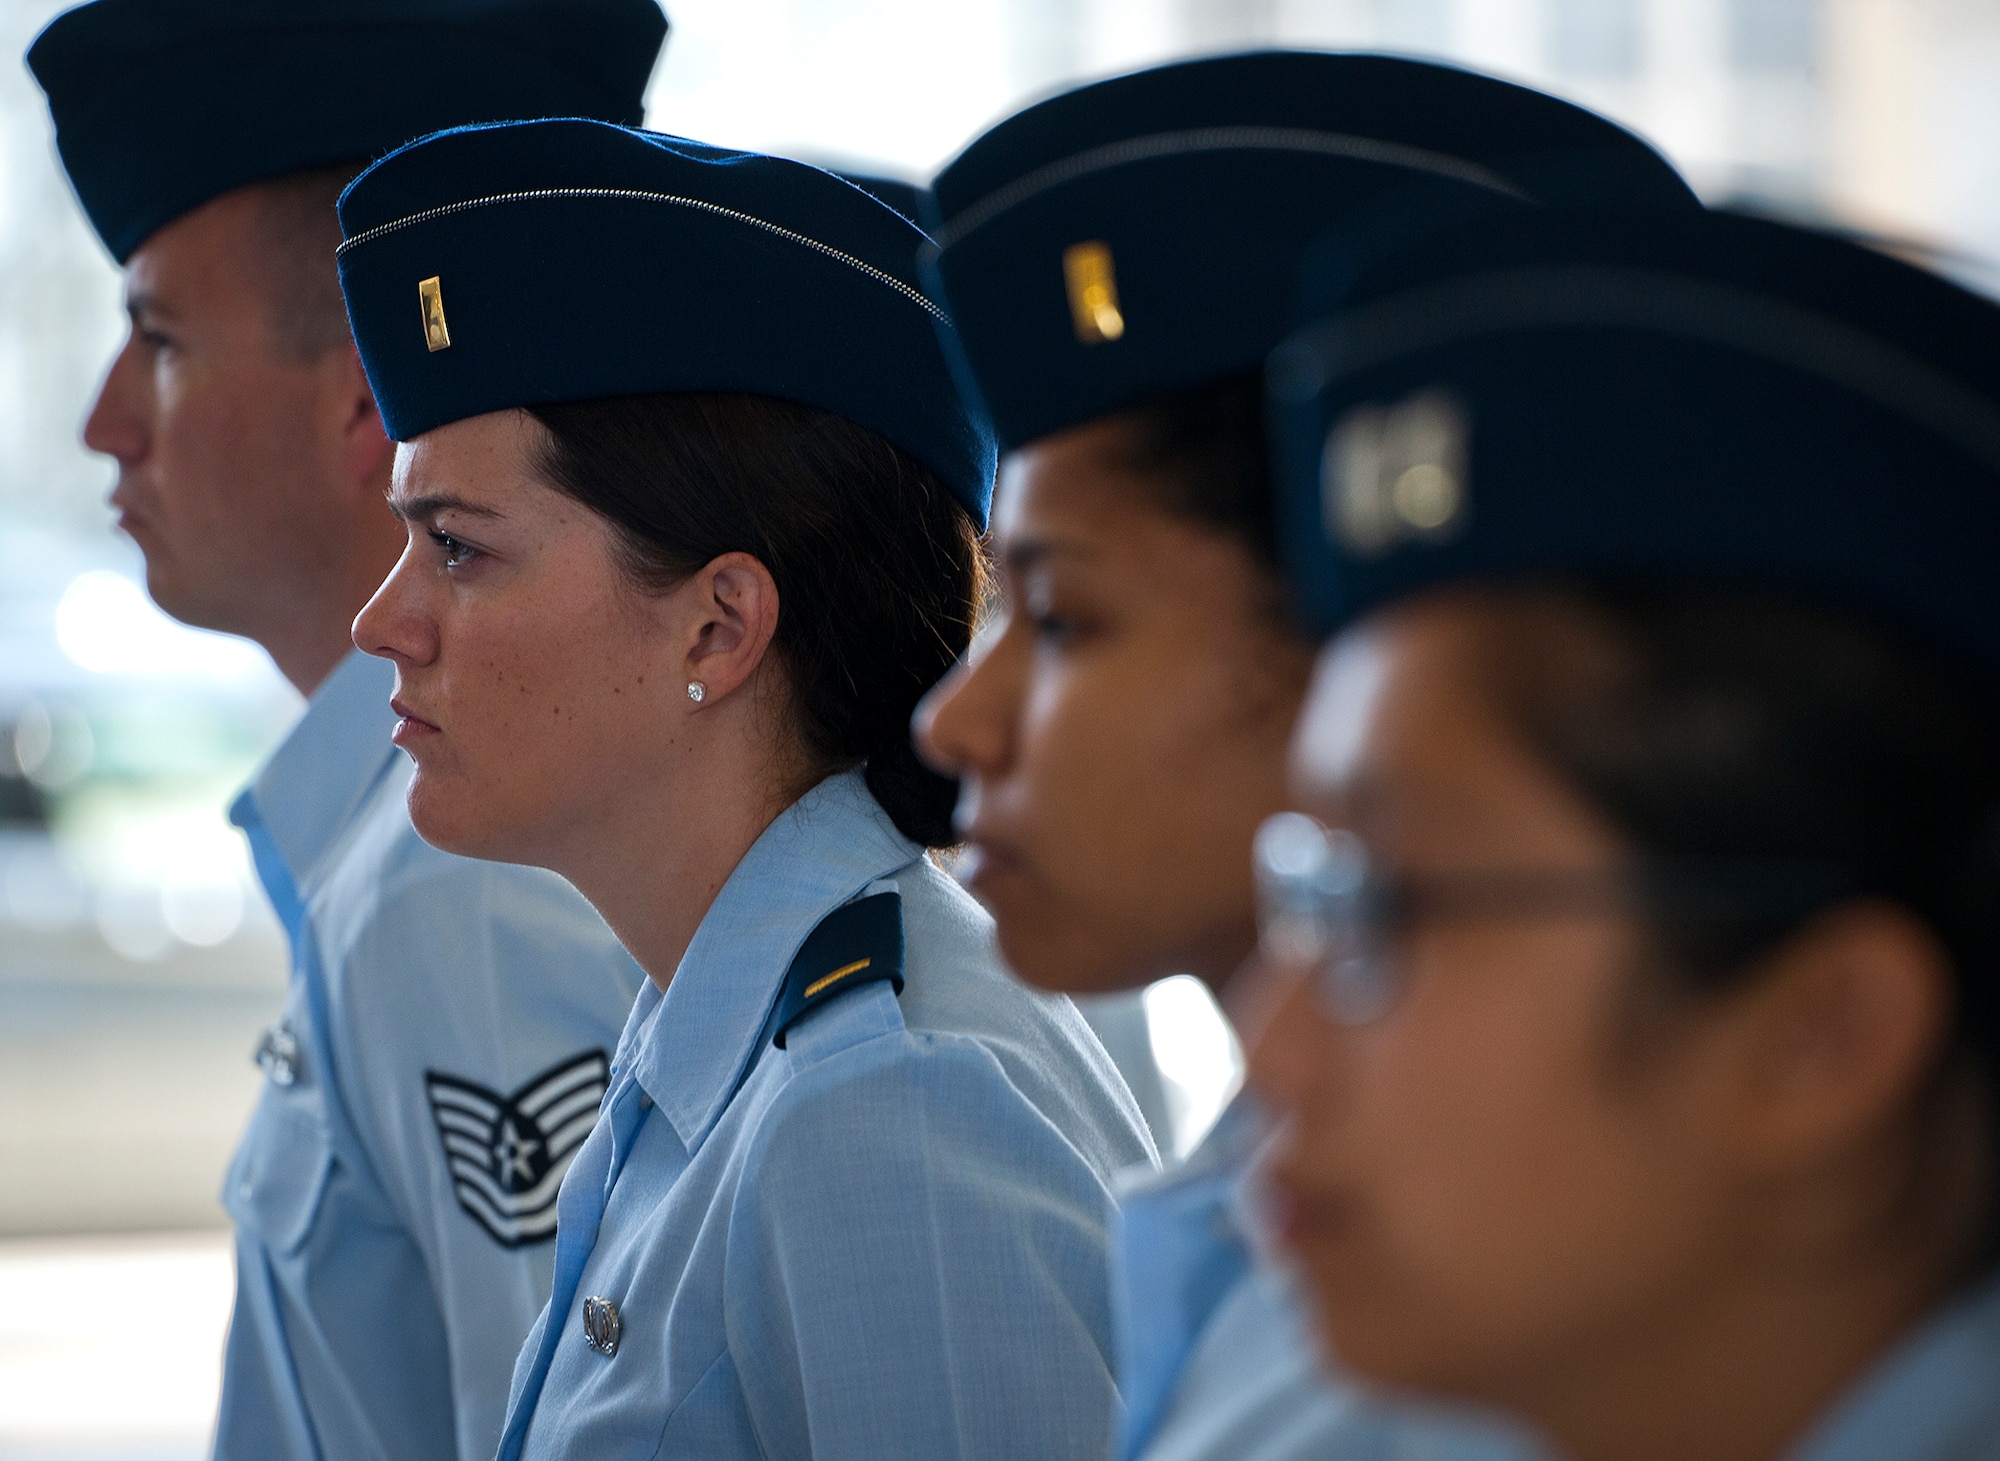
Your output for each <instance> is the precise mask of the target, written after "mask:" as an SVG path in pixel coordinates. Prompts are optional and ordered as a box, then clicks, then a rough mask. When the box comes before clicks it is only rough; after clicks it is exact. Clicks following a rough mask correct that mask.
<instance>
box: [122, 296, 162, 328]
mask: <svg viewBox="0 0 2000 1461" xmlns="http://www.w3.org/2000/svg"><path fill="white" fill-rule="evenodd" d="M169 313H171V311H169V310H168V309H166V308H165V307H164V306H162V305H161V303H160V300H159V296H157V295H153V294H146V293H143V292H142V293H139V294H128V295H126V296H125V314H126V316H127V318H129V319H132V320H135V321H136V320H137V319H138V318H139V316H140V315H162V314H169Z"/></svg>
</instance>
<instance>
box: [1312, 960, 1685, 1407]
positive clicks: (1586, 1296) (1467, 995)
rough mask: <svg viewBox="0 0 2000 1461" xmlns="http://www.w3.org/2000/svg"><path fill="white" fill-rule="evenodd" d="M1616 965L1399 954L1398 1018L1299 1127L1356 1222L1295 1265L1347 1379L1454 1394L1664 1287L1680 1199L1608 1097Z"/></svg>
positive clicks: (1651, 1126)
mask: <svg viewBox="0 0 2000 1461" xmlns="http://www.w3.org/2000/svg"><path fill="white" fill-rule="evenodd" d="M1629 957H1630V954H1629V950H1627V949H1625V948H1624V947H1623V944H1622V940H1620V939H1618V938H1616V937H1615V936H1613V935H1610V934H1608V933H1605V932H1601V931H1592V930H1590V929H1588V928H1585V927H1582V926H1577V927H1572V928H1561V927H1554V928H1550V929H1548V930H1546V931H1541V932H1528V931H1524V930H1522V931H1505V930H1493V931H1490V932H1488V933H1484V934H1481V933H1473V932H1470V931H1468V932H1466V933H1465V934H1464V935H1462V936H1460V935H1456V934H1452V935H1447V934H1439V935H1437V936H1436V937H1432V938H1420V939H1418V940H1417V941H1416V942H1415V944H1414V946H1413V948H1412V951H1411V959H1410V968H1409V974H1410V979H1409V983H1408V986H1407V990H1406V993H1405V995H1404V998H1403V1000H1402V1002H1401V1003H1400V1004H1399V1005H1398V1006H1397V1007H1396V1008H1395V1009H1394V1010H1393V1011H1392V1012H1391V1014H1390V1015H1389V1016H1387V1017H1385V1018H1384V1019H1383V1020H1382V1021H1381V1022H1380V1023H1379V1024H1377V1025H1374V1026H1368V1027H1364V1028H1362V1029H1360V1030H1357V1031H1353V1032H1351V1033H1349V1034H1348V1035H1346V1036H1345V1037H1344V1042H1345V1043H1344V1049H1345V1052H1346V1053H1345V1058H1344V1059H1343V1060H1342V1061H1341V1062H1340V1063H1339V1080H1340V1086H1339V1088H1336V1089H1334V1090H1332V1091H1331V1092H1323V1093H1322V1098H1323V1104H1322V1105H1321V1107H1320V1109H1319V1110H1318V1111H1317V1112H1316V1113H1315V1116H1316V1117H1317V1118H1318V1119H1319V1120H1320V1121H1321V1122H1322V1123H1323V1124H1322V1126H1321V1131H1322V1134H1326V1133H1332V1134H1333V1137H1332V1139H1331V1140H1330V1141H1328V1142H1327V1143H1326V1144H1325V1146H1324V1147H1323V1148H1322V1155H1323V1156H1328V1157H1330V1159H1331V1160H1330V1161H1329V1162H1328V1164H1327V1167H1326V1168H1325V1170H1326V1171H1327V1172H1328V1173H1331V1174H1336V1175H1337V1176H1338V1177H1339V1178H1340V1179H1341V1180H1344V1181H1347V1182H1349V1183H1351V1198H1352V1203H1353V1210H1354V1213H1355V1215H1356V1222H1355V1223H1354V1225H1353V1227H1352V1229H1351V1230H1350V1231H1349V1232H1348V1233H1347V1234H1346V1235H1345V1236H1346V1238H1347V1239H1348V1240H1349V1241H1348V1242H1347V1243H1346V1245H1345V1246H1344V1247H1341V1246H1338V1245H1336V1246H1332V1247H1329V1248H1327V1249H1326V1250H1323V1251H1321V1252H1320V1253H1319V1254H1318V1255H1317V1258H1318V1260H1319V1265H1318V1266H1319V1267H1320V1268H1321V1269H1322V1272H1321V1274H1320V1276H1321V1277H1322V1278H1323V1279H1324V1280H1326V1282H1327V1284H1328V1285H1329V1287H1330V1292H1332V1293H1333V1294H1334V1295H1335V1297H1334V1298H1332V1299H1331V1300H1330V1301H1329V1305H1328V1319H1329V1324H1330V1327H1331V1328H1332V1330H1333V1331H1334V1339H1335V1344H1336V1347H1337V1348H1339V1349H1340V1350H1341V1352H1342V1353H1343V1355H1345V1356H1346V1357H1347V1358H1348V1360H1349V1361H1350V1362H1351V1363H1354V1364H1356V1365H1357V1366H1359V1367H1361V1368H1363V1369H1365V1370H1367V1371H1369V1372H1371V1373H1374V1374H1376V1375H1377V1376H1378V1377H1380V1378H1384V1379H1390V1380H1393V1381H1397V1382H1400V1383H1424V1382H1431V1383H1436V1382H1440V1381H1446V1382H1462V1381H1464V1380H1465V1378H1466V1377H1467V1376H1468V1375H1474V1374H1476V1373H1478V1372H1480V1371H1482V1370H1485V1369H1489V1368H1491V1367H1493V1366H1504V1365H1506V1364H1508V1363H1511V1362H1512V1358H1514V1357H1515V1356H1512V1355H1511V1354H1510V1352H1512V1351H1518V1350H1533V1349H1540V1348H1555V1349H1560V1348H1561V1347H1563V1346H1565V1345H1567V1344H1571V1343H1574V1342H1576V1341H1577V1339H1578V1338H1579V1336H1582V1335H1586V1334H1589V1333H1590V1332H1592V1331H1593V1330H1594V1329H1595V1328H1596V1327H1598V1326H1599V1325H1600V1324H1604V1323H1607V1322H1609V1320H1610V1318H1611V1316H1613V1315H1618V1314H1623V1315H1625V1316H1627V1317H1628V1318H1629V1316H1630V1314H1631V1313H1632V1312H1633V1309H1634V1306H1635V1305H1636V1304H1638V1303H1639V1302H1640V1301H1641V1298H1640V1296H1641V1294H1642V1293H1643V1291H1645V1290H1646V1289H1647V1288H1648V1287H1650V1286H1662V1285H1664V1283H1665V1281H1666V1275H1667V1274H1668V1273H1670V1272H1671V1271H1672V1270H1673V1269H1674V1267H1675V1265H1676V1263H1677V1262H1678V1255H1679V1254H1680V1253H1681V1251H1682V1250H1683V1249H1684V1247H1685V1243H1684V1241H1683V1240H1684V1238H1685V1234H1686V1229H1687V1227H1688V1219H1689V1216H1690V1203H1691V1193H1692V1191H1694V1190H1695V1189H1698V1187H1699V1183H1698V1182H1691V1181H1690V1180H1689V1173H1688V1172H1687V1170H1686V1169H1685V1167H1684V1166H1682V1165H1681V1164H1680V1163H1677V1162H1676V1161H1675V1160H1673V1159H1672V1158H1671V1157H1670V1156H1666V1153H1667V1152H1669V1151H1670V1150H1671V1148H1670V1147H1664V1148H1663V1146H1662V1144H1661V1137H1662V1135H1663V1133H1662V1132H1661V1130H1660V1129H1659V1126H1658V1123H1657V1122H1655V1121H1654V1120H1652V1119H1651V1118H1650V1117H1649V1115H1648V1114H1647V1110H1646V1107H1645V1103H1644V1102H1642V1101H1640V1100H1639V1099H1638V1098H1637V1097H1636V1096H1633V1095H1632V1094H1631V1093H1629V1092H1627V1091H1626V1090H1624V1089H1623V1088H1622V1086H1621V1085H1620V1084H1619V1074H1618V1071H1617V1066H1616V1062H1617V1059H1618V1056H1617V1055H1616V1053H1615V1043H1614V1042H1615V1029H1616V1025H1615V1020H1616V1013H1615V1008H1616V1006H1615V1000H1616V988H1617V979H1616V975H1615V974H1614V972H1613V971H1616V970H1620V969H1623V968H1626V967H1629V965H1628V963H1627V962H1626V961H1627V960H1628V959H1629ZM1329 1095H1330V1097H1331V1099H1330V1100H1328V1099H1326V1097H1327V1096H1329ZM1663 1157H1664V1158H1665V1159H1664V1160H1663ZM1308 1256H1309V1261H1310V1260H1311V1256H1312V1255H1308ZM1614 1327H1615V1325H1614Z"/></svg>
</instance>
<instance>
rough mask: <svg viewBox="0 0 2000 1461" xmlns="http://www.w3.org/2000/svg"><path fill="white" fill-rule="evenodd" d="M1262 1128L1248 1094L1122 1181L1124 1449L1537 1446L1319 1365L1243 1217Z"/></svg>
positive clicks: (1213, 1458) (1369, 1455) (1242, 1457)
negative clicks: (1173, 1159) (1163, 1165)
mask: <svg viewBox="0 0 2000 1461" xmlns="http://www.w3.org/2000/svg"><path fill="white" fill-rule="evenodd" d="M1265 1134H1266V1128H1265V1124H1264V1120H1263V1117H1262V1115H1261V1114H1260V1112H1259V1111H1258V1109H1257V1107H1256V1106H1255V1104H1254V1103H1253V1102H1252V1101H1251V1100H1249V1099H1248V1098H1247V1097H1239V1098H1238V1099H1237V1100H1236V1101H1235V1102H1233V1103H1232V1104H1231V1105H1230V1107H1229V1108H1228V1109H1227V1110H1226V1111H1224V1112H1223V1114H1222V1118H1221V1120H1219V1121H1218V1122H1217V1123H1216V1125H1215V1128H1214V1130H1212V1131H1211V1132H1210V1133H1209V1134H1208V1136H1207V1137H1206V1138H1205V1139H1204V1140H1203V1141H1202V1143H1201V1145H1199V1146H1198V1147H1196V1148H1195V1149H1194V1151H1193V1152H1192V1153H1190V1154H1189V1156H1188V1159H1187V1161H1186V1162H1184V1163H1183V1164H1182V1165H1181V1166H1179V1167H1177V1168H1175V1169H1174V1170H1172V1171H1170V1172H1166V1173H1164V1174H1161V1173H1142V1174H1139V1175H1136V1176H1135V1177H1132V1178H1128V1179H1126V1180H1125V1181H1123V1182H1122V1183H1121V1186H1122V1188H1123V1198H1122V1202H1121V1205H1120V1212H1119V1225H1118V1235H1117V1244H1116V1262H1117V1275H1116V1280H1115V1284H1114V1290H1113V1292H1114V1301H1115V1305H1116V1310H1115V1312H1116V1321H1117V1330H1118V1354H1119V1388H1120V1391H1121V1393H1122V1394H1123V1396H1124V1400H1125V1406H1126V1409H1125V1417H1124V1424H1123V1426H1122V1427H1121V1432H1120V1437H1119V1444H1118V1451H1117V1454H1118V1457H1119V1461H1141V1458H1143V1461H1364V1458H1366V1461H1375V1458H1381V1461H1390V1458H1396V1461H1420V1458H1421V1461H1527V1458H1528V1457H1530V1456H1532V1455H1533V1454H1534V1452H1533V1450H1532V1449H1531V1448H1530V1447H1529V1446H1528V1445H1527V1444H1526V1442H1525V1441H1524V1440H1522V1439H1520V1438H1518V1437H1517V1436H1516V1435H1514V1433H1513V1432H1512V1431H1511V1430H1503V1429H1502V1428H1501V1427H1500V1426H1499V1425H1498V1424H1497V1423H1493V1422H1485V1421H1480V1422H1475V1421H1473V1420H1472V1419H1470V1418H1469V1417H1464V1416H1460V1415H1457V1414H1454V1413H1451V1412H1447V1411H1444V1410H1442V1409H1439V1410H1428V1409H1423V1408H1420V1407H1417V1406H1414V1405H1404V1404H1400V1403H1399V1404H1391V1403H1389V1402H1387V1401H1384V1400H1381V1399H1379V1398H1376V1397H1372V1396H1370V1395H1368V1394H1367V1393H1366V1392H1364V1391H1363V1390H1362V1389H1361V1388H1360V1387H1358V1386H1356V1385H1354V1384H1352V1383H1347V1382H1343V1381H1341V1380H1338V1379H1335V1378H1330V1377H1329V1376H1328V1375H1327V1374H1326V1372H1325V1371H1323V1370H1322V1368H1321V1366H1320V1362H1319V1354H1318V1351H1317V1349H1316V1346H1315V1345H1314V1342H1313V1339H1312V1337H1311V1335H1310V1334H1309V1332H1308V1330H1307V1328H1306V1325H1305V1323H1304V1320H1303V1316H1302V1315H1301V1313H1300V1310H1299V1306H1298V1303H1297V1301H1296V1299H1295V1297H1294V1295H1293V1293H1292V1291H1291V1288H1290V1285H1289V1283H1288V1281H1287V1280H1286V1279H1285V1278H1284V1277H1283V1276H1282V1275H1280V1274H1279V1273H1277V1272H1276V1271H1275V1270H1273V1269H1272V1268H1270V1267H1269V1266H1268V1265H1264V1264H1260V1263H1259V1262H1258V1261H1257V1259H1256V1257H1255V1253H1254V1249H1253V1247H1252V1244H1251V1242H1250V1239H1249V1237H1248V1233H1247V1222H1246V1219H1245V1216H1244V1211H1245V1202H1244V1197H1245V1184H1246V1181H1247V1179H1248V1176H1249V1173H1250V1169H1251V1167H1252V1165H1253V1163H1254V1162H1255V1160H1256V1157H1257V1154H1258V1152H1259V1150H1260V1148H1261V1147H1262V1144H1263V1142H1264V1140H1265Z"/></svg>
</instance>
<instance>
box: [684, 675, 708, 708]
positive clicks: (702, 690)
mask: <svg viewBox="0 0 2000 1461" xmlns="http://www.w3.org/2000/svg"><path fill="white" fill-rule="evenodd" d="M707 698H708V686H706V685H704V684H702V682H701V681H699V680H689V681H688V699H690V700H692V701H693V702H694V703H695V704H697V705H699V704H701V702H702V701H703V700H705V699H707Z"/></svg>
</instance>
